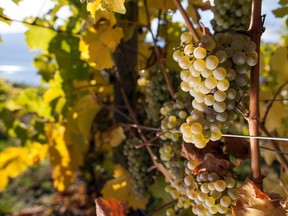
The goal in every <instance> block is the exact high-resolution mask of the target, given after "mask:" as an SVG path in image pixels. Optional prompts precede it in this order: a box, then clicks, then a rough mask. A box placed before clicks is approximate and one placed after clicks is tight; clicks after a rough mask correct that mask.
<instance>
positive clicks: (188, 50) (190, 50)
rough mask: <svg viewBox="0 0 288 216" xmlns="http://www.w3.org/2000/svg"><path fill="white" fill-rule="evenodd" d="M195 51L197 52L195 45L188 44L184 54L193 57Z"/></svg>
mask: <svg viewBox="0 0 288 216" xmlns="http://www.w3.org/2000/svg"><path fill="white" fill-rule="evenodd" d="M194 50H195V47H194V45H193V44H188V45H186V46H185V48H184V54H185V55H186V56H190V57H192V56H193V52H194Z"/></svg>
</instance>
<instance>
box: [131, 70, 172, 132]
mask: <svg viewBox="0 0 288 216" xmlns="http://www.w3.org/2000/svg"><path fill="white" fill-rule="evenodd" d="M137 84H138V86H139V88H140V91H141V92H142V93H143V94H144V95H145V112H146V114H147V118H148V120H149V121H150V122H151V123H152V126H155V127H158V126H159V122H160V120H159V117H160V112H159V110H160V108H161V106H162V104H163V103H164V101H166V100H168V98H169V94H167V92H168V90H167V86H166V84H165V81H164V78H163V75H162V73H161V71H160V69H157V68H151V69H149V70H147V69H144V70H140V71H139V78H138V80H137Z"/></svg>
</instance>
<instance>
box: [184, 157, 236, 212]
mask: <svg viewBox="0 0 288 216" xmlns="http://www.w3.org/2000/svg"><path fill="white" fill-rule="evenodd" d="M205 157H206V158H207V157H214V156H213V155H212V154H206V155H205ZM196 165H197V162H196V161H193V160H191V161H188V163H187V165H186V170H185V172H186V177H185V178H184V183H185V185H186V196H187V197H188V198H189V199H190V201H191V206H192V212H193V214H195V215H216V214H217V215H226V216H227V215H232V214H231V208H230V207H231V205H233V204H235V202H236V199H237V185H236V181H235V179H234V178H233V177H232V175H231V174H230V173H228V174H226V175H224V176H219V175H218V174H217V173H215V172H208V171H204V172H200V173H198V174H197V175H195V174H193V170H194V169H195V167H196Z"/></svg>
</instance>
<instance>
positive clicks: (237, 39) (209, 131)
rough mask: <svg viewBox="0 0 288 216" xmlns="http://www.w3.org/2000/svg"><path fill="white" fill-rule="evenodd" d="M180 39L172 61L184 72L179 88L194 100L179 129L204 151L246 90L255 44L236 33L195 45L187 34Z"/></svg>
mask: <svg viewBox="0 0 288 216" xmlns="http://www.w3.org/2000/svg"><path fill="white" fill-rule="evenodd" d="M180 38H181V47H180V48H179V49H177V50H176V51H175V52H174V54H173V58H174V60H175V61H176V62H178V64H179V66H180V67H181V68H182V69H183V70H182V71H181V73H180V78H181V80H182V82H181V84H180V87H181V89H182V90H183V91H184V92H188V93H189V94H190V95H191V96H192V97H193V99H192V101H191V104H192V107H193V108H194V110H192V112H190V115H188V116H187V118H186V122H185V123H183V124H181V126H180V130H181V133H182V135H183V140H184V141H185V142H187V143H193V144H195V146H196V147H197V148H203V147H205V146H206V144H207V142H208V141H209V140H212V141H216V140H219V139H221V137H222V131H225V130H227V129H228V128H229V126H230V123H231V121H232V120H233V118H234V113H235V105H236V104H237V102H238V101H239V100H240V98H241V97H242V95H243V94H244V93H245V92H246V91H247V89H248V85H249V78H248V72H249V71H250V69H251V67H252V66H254V65H255V64H257V62H258V54H257V52H256V44H255V43H254V42H253V41H251V40H250V38H249V37H247V36H245V35H242V34H237V33H217V34H215V35H213V36H210V35H203V36H202V37H201V39H200V41H199V42H196V43H193V42H192V37H191V35H190V34H189V33H188V32H184V33H183V34H182V35H181V37H180Z"/></svg>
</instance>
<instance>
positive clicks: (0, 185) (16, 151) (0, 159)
mask: <svg viewBox="0 0 288 216" xmlns="http://www.w3.org/2000/svg"><path fill="white" fill-rule="evenodd" d="M47 148H48V146H47V145H41V144H40V143H37V142H35V143H33V144H31V146H30V148H28V147H8V148H5V149H4V150H3V151H1V152H0V191H1V190H3V189H4V188H5V187H6V186H7V185H8V183H9V178H15V177H17V176H18V175H20V174H22V173H23V172H25V171H26V170H27V169H28V168H29V167H30V166H32V165H36V164H38V163H39V161H40V160H42V159H44V158H45V157H46V155H47Z"/></svg>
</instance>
